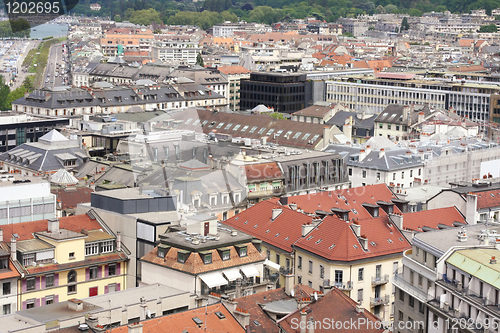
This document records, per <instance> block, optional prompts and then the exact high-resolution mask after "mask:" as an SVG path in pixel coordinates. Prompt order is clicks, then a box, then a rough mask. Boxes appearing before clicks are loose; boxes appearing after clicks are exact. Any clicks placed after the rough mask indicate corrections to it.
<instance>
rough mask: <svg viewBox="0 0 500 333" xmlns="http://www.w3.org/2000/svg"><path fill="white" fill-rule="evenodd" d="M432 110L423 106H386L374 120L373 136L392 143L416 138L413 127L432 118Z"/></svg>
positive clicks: (416, 134) (417, 134)
mask: <svg viewBox="0 0 500 333" xmlns="http://www.w3.org/2000/svg"><path fill="white" fill-rule="evenodd" d="M433 113H434V112H433V110H431V109H430V108H429V106H428V105H427V104H425V105H398V104H390V105H388V106H387V107H386V108H385V109H384V110H383V111H382V112H381V113H380V114H379V115H377V117H376V118H375V120H374V123H375V124H374V132H375V133H374V135H375V136H385V137H387V138H388V139H391V140H392V141H399V140H408V139H413V138H418V137H419V133H418V132H417V131H416V130H415V129H414V127H415V126H417V125H418V124H420V123H422V122H424V121H425V120H426V119H428V118H429V117H431V116H432V114H433Z"/></svg>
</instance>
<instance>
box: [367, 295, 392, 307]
mask: <svg viewBox="0 0 500 333" xmlns="http://www.w3.org/2000/svg"><path fill="white" fill-rule="evenodd" d="M389 301H390V297H389V295H384V296H380V297H370V306H371V307H374V306H377V305H386V304H389Z"/></svg>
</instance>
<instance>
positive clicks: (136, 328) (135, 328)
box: [128, 323, 142, 333]
mask: <svg viewBox="0 0 500 333" xmlns="http://www.w3.org/2000/svg"><path fill="white" fill-rule="evenodd" d="M128 333H142V324H140V323H137V324H130V325H128Z"/></svg>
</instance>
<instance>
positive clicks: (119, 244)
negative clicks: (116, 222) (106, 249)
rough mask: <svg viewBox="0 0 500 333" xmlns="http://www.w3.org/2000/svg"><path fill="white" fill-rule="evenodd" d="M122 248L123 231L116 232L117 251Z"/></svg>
mask: <svg viewBox="0 0 500 333" xmlns="http://www.w3.org/2000/svg"><path fill="white" fill-rule="evenodd" d="M121 250H122V233H121V232H119V231H118V232H117V233H116V251H118V252H121Z"/></svg>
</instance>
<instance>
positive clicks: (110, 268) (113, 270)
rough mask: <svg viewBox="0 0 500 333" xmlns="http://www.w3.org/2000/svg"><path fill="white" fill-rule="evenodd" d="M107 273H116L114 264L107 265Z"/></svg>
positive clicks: (111, 274)
mask: <svg viewBox="0 0 500 333" xmlns="http://www.w3.org/2000/svg"><path fill="white" fill-rule="evenodd" d="M108 275H109V276H113V275H116V264H110V265H109V266H108Z"/></svg>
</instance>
